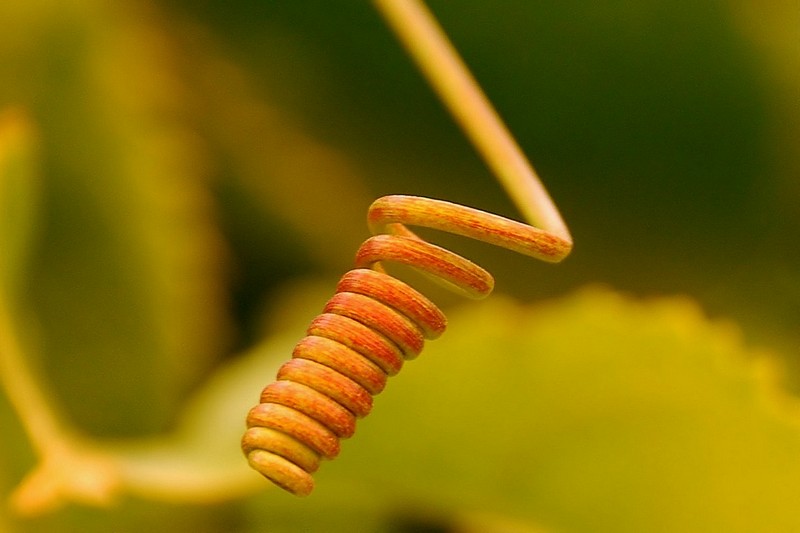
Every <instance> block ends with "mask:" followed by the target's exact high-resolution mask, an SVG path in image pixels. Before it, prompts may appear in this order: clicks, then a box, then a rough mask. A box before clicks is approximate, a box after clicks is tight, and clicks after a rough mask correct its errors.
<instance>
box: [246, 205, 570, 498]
mask: <svg viewBox="0 0 800 533" xmlns="http://www.w3.org/2000/svg"><path fill="white" fill-rule="evenodd" d="M368 222H369V227H370V230H371V231H372V233H373V235H374V236H373V237H370V238H369V239H367V240H366V241H365V242H364V243H363V244H362V245H361V247H360V248H359V249H358V252H357V253H356V261H355V269H353V270H351V271H349V272H347V273H346V274H345V275H344V277H342V279H341V280H340V281H339V284H338V286H337V288H336V293H335V294H334V296H333V297H332V298H331V299H330V300H329V301H328V303H327V304H326V305H325V308H324V309H323V312H322V314H320V315H319V316H317V317H316V318H315V319H314V320H313V321H312V322H311V325H310V326H309V328H308V330H307V336H306V337H304V338H303V339H302V340H301V341H300V342H299V343H298V344H297V345H296V346H295V348H294V351H293V352H292V359H291V360H290V361H288V362H287V363H285V364H284V365H283V366H282V367H281V368H280V369H279V371H278V375H277V378H276V381H275V382H273V383H272V384H270V385H268V386H267V387H266V388H265V389H264V390H263V391H262V393H261V400H260V403H259V404H258V405H257V406H255V407H254V408H253V409H251V410H250V412H249V414H248V416H247V428H248V429H247V431H246V432H245V434H244V437H243V438H242V450H243V451H244V453H245V455H246V456H247V459H248V462H249V464H250V466H251V467H252V468H254V469H255V470H257V471H258V472H260V473H261V474H263V475H264V476H265V477H266V478H268V479H269V480H271V481H272V482H273V483H275V484H276V485H278V486H279V487H281V488H283V489H285V490H287V491H289V492H291V493H293V494H296V495H299V496H305V495H308V494H309V493H311V491H312V490H313V488H314V481H313V478H312V476H311V474H313V473H314V472H315V471H316V470H317V469H318V468H319V464H320V461H321V459H333V458H334V457H336V456H337V455H338V453H339V441H340V439H344V438H348V437H350V436H352V435H353V433H354V432H355V426H356V419H358V418H362V417H364V416H366V415H367V414H368V413H369V412H370V410H371V408H372V397H373V396H374V395H376V394H378V393H379V392H381V391H382V390H383V388H384V386H385V385H386V381H387V378H388V377H389V376H393V375H395V374H397V373H398V372H399V371H400V368H401V367H402V365H403V363H404V361H406V360H408V359H413V358H415V357H416V356H417V355H419V353H420V351H421V350H422V347H423V344H424V341H425V339H434V338H436V337H438V336H439V335H441V334H442V332H443V331H444V329H445V326H446V318H445V316H444V314H443V313H442V312H441V310H439V308H438V307H436V305H434V304H433V303H432V302H431V301H430V300H429V299H427V298H426V297H425V296H423V295H422V294H420V293H419V292H418V291H417V290H415V289H413V288H412V287H410V286H409V285H407V284H406V283H405V282H403V281H400V280H399V279H397V278H394V277H391V276H390V275H388V274H387V273H386V272H385V271H384V270H383V267H382V266H381V262H395V263H402V264H406V265H408V266H411V267H413V268H415V269H417V270H420V271H422V272H423V273H426V274H429V275H431V276H433V277H434V278H437V279H438V280H439V281H442V282H443V283H444V284H445V285H447V286H448V287H450V288H452V289H454V290H456V291H458V292H461V293H464V294H465V295H466V296H469V297H472V298H483V297H485V296H488V295H489V293H491V291H492V289H493V286H494V280H493V278H492V276H491V274H489V273H488V272H486V271H485V270H484V269H482V268H481V267H479V266H477V265H475V264H473V263H472V262H470V261H469V260H467V259H465V258H463V257H461V256H459V255H456V254H454V253H452V252H449V251H448V250H445V249H443V248H441V247H439V246H436V245H433V244H430V243H428V242H427V241H425V240H423V239H421V238H420V237H418V236H417V235H416V234H414V233H413V232H412V231H411V230H409V229H408V228H407V226H419V227H427V228H431V229H436V230H441V231H445V232H448V233H454V234H458V235H462V236H465V237H469V238H473V239H477V240H480V241H484V242H487V243H490V244H495V245H497V246H501V247H504V248H508V249H510V250H513V251H516V252H519V253H522V254H525V255H529V256H532V257H536V258H538V259H542V260H545V261H548V262H557V261H560V260H561V259H563V258H564V257H565V256H566V255H567V254H569V252H570V249H571V246H572V245H571V242H570V241H569V240H567V239H564V238H562V237H559V236H558V235H555V234H553V233H550V232H547V231H544V230H541V229H538V228H535V227H532V226H529V225H527V224H523V223H520V222H516V221H513V220H509V219H507V218H504V217H500V216H497V215H493V214H489V213H486V212H483V211H479V210H476V209H472V208H469V207H464V206H460V205H456V204H452V203H449V202H443V201H440V200H432V199H428V198H420V197H414V196H385V197H383V198H379V199H378V200H376V201H375V202H374V203H373V204H372V206H370V209H369V214H368Z"/></svg>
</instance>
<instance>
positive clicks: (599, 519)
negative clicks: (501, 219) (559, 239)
mask: <svg viewBox="0 0 800 533" xmlns="http://www.w3.org/2000/svg"><path fill="white" fill-rule="evenodd" d="M451 324H452V327H451V330H450V331H448V332H447V333H446V334H445V336H444V337H443V338H442V339H441V340H438V341H436V342H434V343H432V344H431V345H430V346H428V347H427V348H426V351H425V352H424V353H423V355H422V356H421V357H420V359H419V360H418V361H415V362H413V363H409V364H408V365H407V366H406V368H405V369H404V370H403V372H402V373H401V375H400V376H399V377H398V378H396V379H395V380H393V381H392V382H391V383H390V385H389V387H388V388H387V390H386V391H385V392H384V393H382V395H381V396H380V397H378V398H377V399H376V402H375V403H376V405H375V409H374V411H373V413H372V414H371V415H370V417H368V418H367V419H365V420H364V421H363V422H361V423H360V425H359V429H358V431H357V433H356V436H355V437H354V438H353V439H352V441H351V442H345V443H344V446H343V450H342V454H341V456H340V457H339V458H337V459H336V461H334V462H332V463H330V464H325V465H323V468H322V469H321V471H320V473H318V474H317V476H316V478H317V489H316V491H315V493H314V495H312V496H311V497H310V498H309V499H307V500H302V501H298V502H296V501H292V500H291V499H289V498H283V497H282V496H280V495H275V496H268V497H267V498H266V499H264V500H263V501H261V502H260V503H258V504H255V503H254V504H253V506H254V508H257V509H258V510H259V512H261V513H263V514H264V515H265V516H267V517H269V516H272V514H273V513H275V514H276V516H283V515H284V514H285V515H286V516H293V517H294V519H295V522H294V524H295V527H298V528H306V529H304V530H308V531H323V530H324V527H323V525H322V524H324V520H325V519H324V516H325V515H324V512H328V511H330V509H332V508H336V509H337V511H336V513H338V514H342V515H344V514H346V509H348V508H349V509H351V510H352V513H351V514H350V517H351V520H356V519H357V518H356V513H357V512H360V509H363V508H364V507H365V506H367V507H370V508H378V509H384V511H385V512H386V513H388V514H389V515H390V516H391V515H392V513H394V514H397V513H404V512H406V511H408V510H417V511H418V512H427V513H440V514H443V515H445V516H447V514H449V513H451V514H455V515H457V514H458V513H463V512H490V513H493V514H501V515H507V516H510V517H515V518H517V519H524V520H529V521H532V522H533V523H538V524H543V525H545V526H547V527H550V528H552V529H553V530H554V531H592V532H597V531H615V532H622V531H651V530H652V529H653V527H657V528H658V529H659V530H663V531H793V530H796V529H798V528H800V516H798V514H797V512H796V506H795V505H794V503H793V501H792V498H791V497H790V495H791V494H794V493H795V492H796V491H797V490H798V489H800V459H798V458H800V433H798V431H797V420H796V409H794V408H793V407H792V406H793V405H794V404H795V403H794V400H789V399H788V397H785V396H784V394H783V393H782V392H780V389H779V387H778V386H777V385H776V383H775V382H773V381H771V380H770V379H766V378H765V375H769V372H766V373H765V372H764V371H765V370H768V369H769V368H770V367H769V365H768V364H766V362H767V361H768V360H767V359H763V358H761V357H759V354H756V353H754V352H752V351H750V350H747V349H746V348H745V347H744V346H743V345H742V344H741V342H740V340H739V337H738V334H737V332H736V330H735V328H734V327H732V326H730V325H729V324H723V323H711V322H709V321H708V320H707V319H706V318H705V317H703V316H702V314H701V313H700V312H699V310H698V308H697V307H696V305H695V304H693V303H692V302H691V301H690V300H688V299H683V298H670V299H667V298H665V299H659V300H653V301H645V302H642V301H637V300H633V299H629V298H626V297H623V296H620V295H618V294H615V293H613V292H610V291H608V290H604V289H602V290H601V289H596V288H595V289H588V290H584V291H581V292H578V293H576V294H574V295H572V296H569V297H567V298H564V299H561V300H556V301H552V302H549V303H546V304H542V305H536V306H532V307H524V306H520V305H517V304H515V303H512V302H510V301H508V300H506V299H503V298H499V297H496V298H493V299H490V300H489V301H488V302H487V303H485V304H481V305H478V306H471V307H469V308H464V309H462V310H461V311H460V312H458V313H453V315H452V316H451ZM367 502H372V503H371V504H369V505H368V504H367ZM330 512H333V511H330ZM263 523H264V524H268V523H269V521H268V518H265V519H264V522H263ZM656 525H657V526H656Z"/></svg>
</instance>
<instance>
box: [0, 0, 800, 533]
mask: <svg viewBox="0 0 800 533" xmlns="http://www.w3.org/2000/svg"><path fill="white" fill-rule="evenodd" d="M428 4H429V6H430V7H431V9H432V10H433V12H434V13H435V14H436V15H437V17H438V18H439V20H440V22H441V23H442V25H443V26H444V28H445V29H446V31H447V32H448V34H449V35H450V37H451V38H452V40H453V41H454V43H455V45H456V47H457V48H458V50H459V51H460V52H461V54H462V56H463V57H464V58H465V60H466V62H467V64H468V65H469V66H470V68H471V69H472V70H473V72H474V74H475V76H476V78H477V79H478V80H479V82H480V83H481V85H482V86H483V88H484V90H485V91H486V93H487V95H488V96H489V98H490V99H491V100H492V102H493V103H494V104H495V106H496V108H497V109H498V111H499V113H500V114H501V116H502V117H504V119H505V120H506V122H507V124H508V125H509V127H510V129H511V131H512V132H513V133H514V135H515V136H516V138H517V140H518V141H519V144H520V145H521V147H522V148H523V150H524V151H525V153H526V154H527V155H528V156H529V158H530V159H531V161H532V162H533V164H534V166H535V167H536V169H537V170H538V172H539V174H540V175H541V176H542V178H543V180H544V182H545V184H546V186H547V187H548V189H549V190H550V192H551V195H552V196H553V198H554V199H555V201H556V203H557V205H558V206H559V208H560V210H561V212H562V214H563V215H564V217H565V219H566V221H567V223H568V225H569V226H570V229H571V231H572V233H573V236H574V239H575V250H574V252H573V254H572V255H571V256H570V257H569V258H568V259H567V260H566V261H565V262H564V263H563V264H561V265H558V266H555V267H554V266H552V265H546V264H542V263H538V262H534V261H530V260H529V259H527V258H523V257H517V256H515V255H514V254H511V253H508V252H505V251H502V250H496V249H493V248H491V247H488V246H484V245H480V244H476V243H472V242H464V241H463V240H460V239H457V238H450V237H448V236H441V235H435V236H432V237H433V238H434V239H435V242H437V243H441V244H443V245H445V246H448V247H452V248H453V249H454V250H456V251H459V252H462V253H464V255H466V256H467V257H470V258H475V259H476V260H477V262H478V263H480V264H481V265H482V266H484V267H486V268H487V269H488V270H489V271H490V272H492V273H493V275H494V276H495V278H496V280H497V291H498V292H500V293H504V294H507V295H511V296H513V298H514V299H516V300H518V301H520V302H523V303H528V302H538V301H541V300H548V301H549V300H550V299H554V298H559V297H563V295H566V294H570V293H572V292H573V291H574V290H576V289H578V288H580V287H584V286H586V285H588V284H603V285H606V286H608V287H612V288H613V289H614V290H616V291H619V292H622V293H626V294H630V295H632V296H633V297H635V298H650V297H657V296H665V295H685V296H689V297H690V298H691V299H693V300H694V301H695V302H696V303H697V304H698V305H699V306H700V307H701V308H702V309H703V310H704V312H705V313H706V314H707V315H709V316H710V317H711V318H712V319H716V318H720V319H725V320H730V321H732V322H735V323H736V324H738V327H739V328H740V330H741V333H742V336H743V338H744V339H745V342H746V344H747V345H750V346H756V347H759V348H765V349H767V350H770V351H772V352H774V353H776V354H780V358H781V360H782V361H783V362H784V363H785V364H786V365H787V366H788V368H789V369H790V371H789V372H788V374H787V375H788V376H790V378H789V383H788V385H787V386H789V387H791V388H795V387H796V385H795V383H796V382H797V380H796V379H794V380H792V379H791V376H800V357H798V355H799V354H800V329H798V328H797V323H798V320H800V247H798V245H797V243H798V242H800V180H798V177H800V150H798V148H797V147H798V141H800V7H798V4H797V2H796V1H792V0H786V1H775V2H767V3H763V2H756V1H754V0H692V1H688V0H672V1H663V0H640V1H638V2H619V1H614V0H602V1H598V2H591V3H587V2H577V1H572V0H560V1H545V2H525V1H513V0H503V1H500V2H481V1H477V0H462V1H460V2H444V1H433V0H432V1H430V2H429V3H428ZM0 20H3V21H4V22H5V25H4V26H5V29H4V30H3V31H2V32H0V110H2V109H4V108H15V109H21V110H23V111H24V112H25V113H27V115H28V116H29V118H30V120H31V122H32V123H33V124H34V126H35V128H36V130H37V138H38V146H39V148H38V154H39V155H38V159H37V162H36V165H35V166H36V169H37V171H36V175H37V176H38V178H37V181H36V183H37V188H36V194H35V198H36V199H35V200H32V201H31V202H32V211H33V212H34V215H32V217H31V219H32V221H33V222H32V226H33V230H32V232H31V237H30V246H29V249H28V252H27V253H28V265H29V266H28V268H27V269H26V271H25V274H24V276H23V277H22V279H21V280H20V281H19V282H18V283H19V287H18V289H19V290H18V292H19V293H20V294H22V295H23V296H22V297H20V299H19V302H20V303H19V307H20V309H23V308H24V313H25V316H30V317H35V319H32V320H30V321H27V320H25V321H22V322H24V325H23V326H21V329H22V330H24V331H25V335H26V336H27V337H28V338H30V339H33V340H31V341H30V344H31V346H33V347H34V348H32V350H31V353H32V354H34V355H32V356H31V357H32V364H33V365H34V366H35V367H36V368H37V371H40V372H41V374H42V376H44V379H46V380H47V381H46V383H47V388H48V389H49V390H50V392H51V393H52V394H53V396H54V397H55V398H58V403H59V405H60V406H61V408H62V409H63V410H64V412H65V413H68V414H69V417H70V418H71V419H72V420H73V421H74V422H75V423H76V425H77V426H79V427H81V428H82V429H83V430H84V431H86V432H87V433H89V434H92V435H97V436H101V437H109V438H123V437H135V436H140V435H147V434H152V433H156V432H159V431H163V430H165V429H168V428H170V427H171V426H172V425H173V424H174V423H175V420H176V418H177V417H178V413H179V412H180V409H181V406H182V405H183V403H184V402H185V401H186V398H187V396H188V395H189V394H191V393H192V392H194V391H196V390H198V389H200V388H201V387H202V384H203V383H204V381H205V380H206V379H207V378H208V376H210V375H212V374H213V373H214V372H215V369H216V368H218V367H219V365H221V364H223V363H224V362H225V361H226V360H233V359H235V357H236V354H238V353H240V352H242V351H243V350H246V349H248V348H250V347H252V346H254V345H255V344H256V343H257V342H258V341H259V340H261V339H263V338H265V336H267V335H269V334H270V332H271V331H273V330H270V329H269V328H270V326H269V325H268V324H269V323H270V321H271V320H275V318H274V317H275V316H276V314H277V315H278V316H280V314H281V308H280V305H282V304H280V303H279V302H283V300H282V298H283V297H285V295H286V294H287V293H291V292H292V290H293V289H292V287H296V286H298V284H299V283H301V280H306V279H321V280H323V281H324V282H326V283H327V284H328V286H329V287H330V288H331V291H332V290H333V286H334V283H335V280H336V279H337V278H338V277H339V276H340V275H341V274H342V273H343V272H344V271H346V270H347V269H348V268H349V267H350V265H351V261H352V257H353V254H354V253H355V250H356V249H357V247H358V246H359V244H360V243H361V242H362V241H363V240H364V239H365V238H366V237H367V236H368V232H367V228H366V223H365V217H366V209H367V207H368V206H369V204H370V203H371V201H372V200H373V199H375V198H377V197H379V196H382V195H385V194H414V195H422V196H431V197H435V198H441V199H446V200H450V201H453V202H457V203H462V204H465V205H470V206H474V207H478V208H481V209H485V210H487V211H492V212H496V213H499V214H504V215H507V216H511V217H515V216H516V213H515V211H514V209H513V207H512V205H511V203H510V201H509V200H508V199H507V198H506V197H505V196H504V193H503V191H502V190H501V189H500V187H499V186H498V185H497V184H496V182H495V181H494V180H493V178H492V176H491V174H490V173H489V172H488V170H487V169H486V168H485V167H484V165H483V164H482V162H481V161H480V160H479V159H478V157H477V156H476V154H475V153H474V151H473V149H472V148H471V146H470V145H469V144H468V143H467V141H466V140H465V139H464V137H463V136H462V135H461V133H460V131H458V129H457V127H456V126H455V125H454V124H453V122H452V120H451V119H450V117H449V116H448V115H447V113H446V112H445V111H444V109H443V108H442V106H441V104H440V103H439V102H438V101H437V99H436V98H435V97H434V95H433V94H432V92H431V90H430V89H429V87H428V86H427V85H426V83H425V82H424V80H423V79H422V78H421V76H420V74H419V73H418V72H417V71H416V70H415V69H414V67H413V65H412V64H411V62H410V60H409V59H408V58H407V56H406V55H405V53H404V52H403V50H402V49H401V48H400V46H399V45H398V43H397V41H396V40H395V39H394V37H393V36H392V35H391V33H390V32H389V30H388V28H387V26H386V25H385V24H384V23H383V21H382V20H381V19H380V17H379V16H378V14H377V13H376V11H375V10H374V9H373V7H372V5H371V4H370V3H368V2H326V1H321V0H302V1H292V2H289V1H283V2H280V1H279V2H275V1H266V2H263V1H241V0H240V1H234V2H225V3H220V2H209V1H199V2H188V1H182V0H168V1H163V2H147V1H143V0H116V1H114V2H100V1H94V0H85V1H78V2H70V3H62V2H51V1H48V0H33V1H29V2H6V3H4V4H3V5H2V6H0ZM322 297H323V298H324V297H327V295H322ZM438 297H439V299H438V300H437V301H441V302H442V303H443V305H444V306H445V307H450V306H457V305H460V302H459V301H458V299H457V298H455V297H451V296H449V295H446V294H442V295H438ZM466 305H470V304H469V302H468V303H467V304H466ZM311 311H312V314H313V311H316V309H313V310H311ZM20 312H23V311H20ZM287 356H288V354H287ZM420 372H421V370H420ZM267 382H268V378H265V381H264V384H266V383H267ZM252 396H253V398H254V399H255V398H256V397H257V391H254V392H253V393H252ZM2 409H3V414H2V418H0V420H2V421H3V422H2V423H3V425H4V427H6V426H7V427H8V428H10V429H9V431H8V432H7V435H8V436H7V437H5V436H4V438H3V439H4V440H7V442H4V443H3V444H2V445H0V450H2V451H3V453H4V455H5V459H0V471H3V470H4V471H5V472H4V473H2V474H1V475H0V483H2V487H3V491H4V492H3V494H7V493H8V492H10V490H11V488H12V487H13V486H14V485H15V484H16V483H17V482H18V481H19V479H20V477H21V476H22V475H23V474H24V473H25V472H26V471H27V470H28V469H29V468H30V465H31V462H32V452H30V451H29V450H28V448H27V446H28V445H27V444H26V439H25V437H24V434H23V433H22V431H21V429H20V427H19V424H18V422H16V421H14V414H13V412H12V411H11V409H10V407H9V406H8V404H7V403H6V400H3V406H2ZM120 413H124V416H120ZM243 415H244V414H242V416H243ZM4 433H6V432H5V431H4ZM356 440H357V438H356ZM323 501H324V500H323ZM247 505H249V506H250V507H248V508H252V507H253V505H254V504H252V503H249V504H247ZM365 507H366V504H365ZM501 507H502V506H501ZM198 508H199V509H200V510H199V511H198ZM298 509H303V507H298ZM311 509H316V508H313V507H312V508H311ZM276 512H277V511H276ZM301 512H302V511H301ZM313 512H320V513H322V512H326V511H325V510H324V509H323V510H321V511H313ZM327 512H329V510H328V511H327ZM369 512H372V513H378V511H375V510H374V509H372V508H371V510H370V511H369ZM312 514H313V513H312ZM287 516H291V515H290V514H287ZM243 517H244V518H243ZM395 518H396V516H395ZM345 522H346V521H345ZM7 523H8V527H9V528H13V529H12V530H15V531H16V530H19V531H28V530H30V531H33V530H36V531H44V530H50V531H93V530H97V531H101V530H102V531H107V530H115V531H138V530H141V528H143V527H153V528H156V529H158V530H167V528H169V530H182V529H187V530H188V529H191V530H193V531H232V530H241V531H249V530H251V529H252V530H254V531H255V530H267V531H270V530H276V531H277V530H280V531H284V530H285V531H292V530H293V529H292V526H291V520H290V519H287V524H289V525H286V526H281V527H285V529H280V528H278V527H277V526H276V527H275V528H273V529H270V528H269V525H268V524H267V525H264V524H263V523H259V522H257V521H255V522H253V519H252V517H251V515H250V514H247V513H245V512H243V511H242V506H241V505H236V504H221V505H219V506H204V507H196V506H192V505H187V506H185V507H184V506H177V507H174V506H168V505H162V504H154V503H148V502H138V501H136V502H133V503H127V504H126V505H125V507H124V509H123V510H121V511H103V512H96V511H94V510H87V509H83V508H71V509H70V510H68V511H63V512H61V513H56V514H54V515H50V516H48V517H45V518H39V519H34V520H32V521H27V520H18V519H16V518H11V517H10V518H7ZM386 523H387V524H390V525H385V527H386V528H389V529H386V530H391V531H417V530H419V531H423V530H424V531H440V530H441V531H449V530H451V529H447V528H446V526H444V525H436V524H439V523H438V522H437V521H436V520H433V521H428V520H427V519H425V518H420V519H418V518H416V517H413V518H407V517H405V515H404V516H402V517H401V519H399V520H394V521H392V520H388V521H387V522H386ZM556 523H557V521H556ZM2 526H3V522H0V527H2ZM262 527H266V528H267V529H259V528H262ZM381 527H384V526H381ZM436 527H439V529H436ZM509 527H514V526H509ZM520 527H522V526H520ZM530 527H531V528H532V527H533V526H530ZM42 528H45V529H42ZM375 528H378V526H375ZM392 528H393V529H392ZM424 528H428V529H424ZM577 529H580V528H577ZM297 530H301V529H297ZM322 530H325V529H320V531H322ZM369 530H370V531H372V530H373V529H369ZM376 530H377V529H376ZM452 530H455V529H452ZM465 530H466V529H465ZM498 530H499V529H498ZM519 530H520V531H532V530H537V529H519ZM556 530H558V528H556ZM567 530H569V528H568V529H567ZM586 530H591V529H586ZM618 530H622V529H618ZM515 531H516V530H515Z"/></svg>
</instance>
